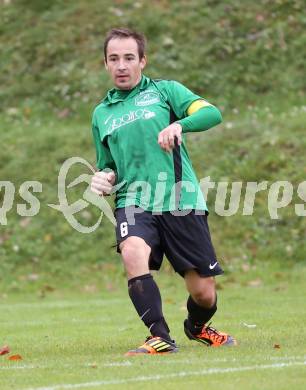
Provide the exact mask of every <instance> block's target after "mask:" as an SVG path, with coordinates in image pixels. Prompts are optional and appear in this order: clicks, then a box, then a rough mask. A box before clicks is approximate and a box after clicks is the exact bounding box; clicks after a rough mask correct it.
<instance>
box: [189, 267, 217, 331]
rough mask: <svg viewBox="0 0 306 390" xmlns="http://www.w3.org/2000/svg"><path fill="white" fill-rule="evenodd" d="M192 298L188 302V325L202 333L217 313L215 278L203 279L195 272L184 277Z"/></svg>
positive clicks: (191, 271) (190, 272) (192, 271)
mask: <svg viewBox="0 0 306 390" xmlns="http://www.w3.org/2000/svg"><path fill="white" fill-rule="evenodd" d="M184 279H185V283H186V287H187V290H188V292H189V293H190V296H189V298H188V302H187V309H188V323H189V325H190V327H192V328H194V331H195V332H197V331H200V330H201V329H202V328H203V326H204V325H205V323H207V322H208V321H209V320H210V319H211V318H212V316H213V315H214V314H215V312H216V311H217V305H216V303H217V295H216V289H215V279H214V277H212V276H210V277H201V276H200V275H199V274H198V273H197V272H196V271H195V270H189V271H187V272H186V273H185V275H184Z"/></svg>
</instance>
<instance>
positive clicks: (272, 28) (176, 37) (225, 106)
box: [0, 0, 306, 294]
mask: <svg viewBox="0 0 306 390" xmlns="http://www.w3.org/2000/svg"><path fill="white" fill-rule="evenodd" d="M0 4H1V5H0V12H1V26H0V49H1V65H0V66H1V72H0V82H1V90H0V97H1V114H0V140H1V145H2V150H1V160H0V162H1V164H0V180H2V181H5V180H9V181H11V182H12V183H13V184H14V187H15V197H14V203H13V205H12V208H11V210H10V211H9V212H8V213H7V215H6V216H7V224H3V225H2V226H0V285H1V286H2V288H3V291H7V292H8V291H21V290H22V289H24V288H27V289H30V290H31V289H34V290H35V291H36V290H37V289H39V290H40V291H41V293H42V294H44V293H45V291H48V289H52V288H53V287H52V286H56V287H59V286H62V287H64V286H71V285H82V286H87V285H95V283H96V284H99V285H100V286H103V287H105V286H106V287H107V286H108V287H109V288H112V283H115V281H116V279H117V278H120V277H122V268H121V265H120V259H119V257H118V255H116V253H115V251H114V250H113V249H112V248H111V246H112V245H113V244H114V242H115V236H114V233H113V226H112V225H111V224H110V222H108V221H107V220H106V219H103V221H102V225H101V227H100V228H99V229H97V230H96V231H95V232H93V233H91V234H81V233H78V232H76V231H75V230H74V229H73V228H72V227H71V226H70V225H69V224H68V222H67V221H66V220H65V219H64V217H63V215H62V214H61V213H59V212H58V211H56V210H54V209H51V208H50V207H48V206H47V205H48V204H49V203H53V204H54V203H57V176H58V173H59V170H60V167H61V165H62V163H63V162H64V161H65V160H66V159H67V158H69V157H72V156H81V157H83V158H85V159H87V160H88V161H89V162H91V163H92V164H94V159H95V154H94V149H93V143H92V139H91V129H90V117H91V112H92V110H93V108H94V106H95V105H96V104H97V103H98V102H99V101H100V100H101V99H102V98H103V96H104V94H105V92H106V91H107V89H108V88H110V87H111V84H110V82H109V80H108V77H107V75H106V73H105V72H104V69H103V62H102V61H103V53H102V47H103V38H104V35H105V33H106V32H107V31H108V30H109V29H110V28H112V27H115V26H127V27H131V28H134V29H137V30H140V31H142V32H144V33H145V35H146V36H147V38H148V48H147V54H148V58H149V64H148V67H147V69H146V72H145V73H146V74H147V75H148V76H150V77H153V78H154V77H157V78H169V79H176V80H178V81H180V82H182V83H184V84H185V85H186V86H188V87H189V88H190V89H192V90H194V91H196V92H197V93H199V94H200V95H202V96H204V97H205V98H207V99H208V100H209V101H211V102H212V103H214V104H216V105H217V106H218V107H220V108H221V110H222V113H223V117H224V123H223V124H222V125H221V126H219V127H218V128H217V129H215V130H212V131H211V132H207V133H205V134H193V135H190V137H189V140H188V143H189V148H190V154H191V158H192V160H193V163H194V166H195V168H196V171H197V174H198V177H199V178H202V177H206V176H210V177H211V180H212V181H216V182H218V181H224V180H228V181H229V182H233V181H239V180H241V181H243V182H244V183H246V182H247V181H257V182H260V181H263V180H268V182H269V185H270V184H272V183H273V182H274V181H276V180H288V181H290V182H291V183H292V185H293V187H294V196H293V200H292V202H291V203H290V205H288V207H286V208H284V209H283V210H281V211H280V212H279V213H280V218H279V219H271V217H270V215H269V212H268V207H267V191H266V192H262V193H260V194H259V195H258V198H256V204H255V213H254V215H252V216H243V215H242V211H241V210H242V207H243V204H242V203H241V207H240V209H239V211H238V213H237V214H236V215H235V216H232V217H220V216H218V215H216V214H215V212H214V204H213V199H214V195H215V193H214V192H213V191H212V192H211V195H210V197H209V199H208V203H209V206H210V210H211V215H212V217H211V218H210V220H211V230H212V231H213V238H214V241H215V245H216V248H217V252H218V254H219V256H220V258H221V259H222V261H223V262H224V264H225V267H226V268H227V270H228V273H229V274H231V273H232V274H234V272H235V271H237V270H238V271H242V272H245V273H247V271H248V270H250V269H254V270H256V267H257V264H258V263H260V264H265V263H267V262H269V263H273V264H275V267H276V268H277V267H278V266H279V267H281V266H282V264H283V262H287V263H288V262H292V264H293V263H296V262H297V263H300V264H301V263H303V261H305V255H306V247H305V227H306V223H305V217H298V216H297V215H296V213H295V208H294V204H295V203H303V202H302V201H301V199H298V197H297V187H298V184H299V183H301V182H302V181H303V180H305V172H306V169H305V159H304V154H305V146H306V141H305V136H304V124H305V119H306V103H305V91H306V77H305V59H306V58H305V54H306V52H305V47H306V32H305V31H306V30H305V27H306V26H305V25H306V15H305V12H304V9H305V4H304V1H302V0H291V1H290V0H275V1H268V0H259V1H257V2H254V1H251V0H245V1H241V0H229V1H218V0H214V1H212V0H203V1H200V0H190V1H185V0H176V1H174V0H170V1H169V0H168V1H166V0H156V1H144V0H139V1H130V0H114V1H104V0H91V1H90V2H86V1H84V0H74V1H72V0H66V1H63V0H51V1H42V0H27V1H26V0H1V3H0ZM73 173H74V176H73V175H71V177H72V178H75V177H76V176H75V175H76V174H78V173H90V172H85V168H84V167H82V168H81V167H80V168H79V170H77V169H75V172H73ZM26 180H37V181H40V182H41V183H42V192H41V193H38V194H36V196H37V198H39V201H40V211H39V214H38V215H36V216H34V217H20V216H19V215H18V214H17V212H16V209H17V204H18V203H24V200H23V199H22V198H21V196H20V194H19V193H18V191H19V188H20V185H21V184H22V183H23V182H24V181H26ZM85 188H86V186H85V185H83V186H82V185H80V186H79V187H78V188H76V189H75V190H74V191H72V192H71V194H70V195H69V196H70V198H69V199H70V202H72V201H73V200H76V199H79V198H80V197H81V196H82V194H83V192H84V190H85ZM305 196H306V195H305ZM4 197H5V190H4V187H2V188H1V192H0V205H1V204H2V203H3V200H4ZM210 201H211V203H210ZM99 215H100V213H99V209H97V208H96V207H95V206H93V205H91V206H89V207H88V209H86V210H84V211H82V212H80V213H79V216H78V217H79V220H80V222H82V223H84V224H85V225H88V226H91V225H93V224H94V223H95V222H96V221H97V218H98V216H99ZM165 269H166V270H167V271H168V272H171V270H170V269H169V266H168V265H165ZM110 281H112V283H111V282H110ZM84 288H85V287H84Z"/></svg>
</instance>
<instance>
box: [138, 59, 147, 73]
mask: <svg viewBox="0 0 306 390" xmlns="http://www.w3.org/2000/svg"><path fill="white" fill-rule="evenodd" d="M146 65H147V57H146V55H144V56H143V57H142V59H141V60H140V67H141V70H143V69H144V68H145V67H146Z"/></svg>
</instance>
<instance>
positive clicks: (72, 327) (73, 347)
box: [0, 265, 306, 390]
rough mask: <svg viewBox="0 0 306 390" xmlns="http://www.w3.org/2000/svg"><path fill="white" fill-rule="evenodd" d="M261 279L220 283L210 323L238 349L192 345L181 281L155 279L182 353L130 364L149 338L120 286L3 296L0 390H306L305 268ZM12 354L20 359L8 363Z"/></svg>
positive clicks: (268, 274) (266, 272)
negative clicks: (233, 340) (6, 348)
mask: <svg viewBox="0 0 306 390" xmlns="http://www.w3.org/2000/svg"><path fill="white" fill-rule="evenodd" d="M263 271H264V272H262V275H261V278H260V279H259V276H258V273H256V274H254V275H250V277H252V276H253V277H255V278H256V279H255V280H257V281H258V280H260V283H258V282H257V283H255V282H254V281H253V282H252V283H251V281H249V282H245V283H237V282H233V281H232V277H229V278H228V279H227V277H224V279H223V281H222V285H221V284H220V286H222V289H220V290H219V302H220V303H219V311H218V313H217V314H216V316H215V318H214V322H213V325H215V326H216V327H217V328H219V329H223V330H226V331H228V332H229V333H231V334H232V335H235V337H236V338H237V340H238V342H239V345H238V346H237V347H235V348H219V349H212V348H206V347H202V346H201V345H200V344H197V343H195V342H190V341H189V340H188V339H187V338H186V337H185V335H184V333H183V330H182V321H183V319H184V318H185V315H186V308H185V298H186V294H185V291H184V288H183V284H182V281H181V280H180V279H179V278H177V277H176V278H174V277H173V276H172V275H165V274H163V275H160V274H159V275H156V278H157V280H158V283H159V285H160V287H161V290H162V294H163V299H164V311H165V315H166V317H167V319H168V322H169V324H170V327H171V331H172V336H173V337H175V339H176V341H177V343H178V344H179V347H180V352H179V353H177V354H173V355H164V356H142V357H133V358H131V357H129V358H127V357H125V356H124V352H125V351H127V350H128V349H131V348H133V347H135V346H137V345H138V344H140V343H141V342H142V341H143V339H144V337H145V335H146V334H147V332H146V329H145V328H144V326H143V325H142V323H141V322H140V321H139V320H138V319H137V317H136V313H135V312H134V309H133V308H132V306H131V304H130V302H129V300H128V296H127V294H126V290H125V281H124V279H123V278H122V282H119V284H118V285H117V286H116V287H117V288H115V289H114V291H113V292H109V291H108V292H105V291H104V292H101V293H99V294H97V293H92V294H89V293H88V294H84V293H83V294H76V293H73V294H72V293H68V292H66V293H64V294H62V293H60V292H56V291H55V292H52V293H51V292H50V293H49V294H48V295H47V296H45V297H44V298H38V297H37V298H35V297H34V296H33V295H31V296H29V297H27V296H22V297H21V296H20V295H12V296H9V297H7V298H2V299H1V304H0V310H1V324H0V334H1V339H0V340H1V345H4V344H8V345H9V346H10V348H11V353H10V355H4V356H0V377H1V390H6V389H36V390H37V389H46V390H47V389H48V390H59V389H77V388H86V389H102V388H114V389H117V388H118V389H119V388H122V387H123V388H124V389H132V388H133V389H134V388H141V389H143V388H144V389H155V388H156V389H157V388H165V389H187V388H190V387H192V386H194V387H195V388H209V389H222V390H224V389H278V390H279V389H294V390H297V389H305V385H306V370H305V368H306V367H305V365H306V348H305V338H306V331H305V325H304V324H305V320H306V313H305V293H306V286H305V283H304V280H305V276H306V269H305V268H304V267H302V266H301V265H299V266H296V267H295V268H294V269H292V270H291V271H290V272H289V271H288V272H285V273H283V275H282V276H281V275H280V273H279V272H274V270H273V268H271V266H268V268H265V269H264V270H263ZM222 278H223V277H222ZM255 325H256V326H255ZM275 346H278V348H276V347H275ZM13 354H20V355H21V356H22V358H23V359H22V360H20V361H9V360H8V357H9V356H11V355H13Z"/></svg>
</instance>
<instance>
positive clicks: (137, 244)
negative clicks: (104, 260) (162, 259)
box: [120, 237, 151, 279]
mask: <svg viewBox="0 0 306 390" xmlns="http://www.w3.org/2000/svg"><path fill="white" fill-rule="evenodd" d="M134 238H135V239H134ZM120 251H121V256H122V259H123V263H124V267H125V270H126V272H127V276H128V278H129V279H130V278H133V277H136V276H139V275H143V274H147V273H149V265H148V264H149V256H150V251H151V249H150V247H149V246H148V245H147V244H146V243H145V242H144V240H142V239H136V237H133V239H129V238H128V239H127V240H125V241H124V242H123V243H122V244H121V245H120Z"/></svg>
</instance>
